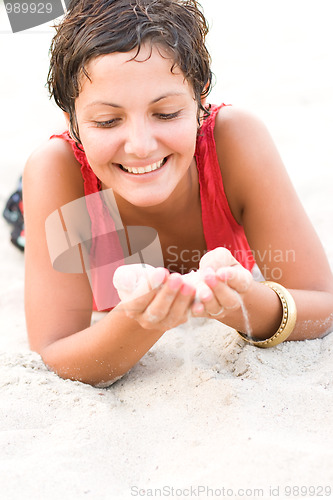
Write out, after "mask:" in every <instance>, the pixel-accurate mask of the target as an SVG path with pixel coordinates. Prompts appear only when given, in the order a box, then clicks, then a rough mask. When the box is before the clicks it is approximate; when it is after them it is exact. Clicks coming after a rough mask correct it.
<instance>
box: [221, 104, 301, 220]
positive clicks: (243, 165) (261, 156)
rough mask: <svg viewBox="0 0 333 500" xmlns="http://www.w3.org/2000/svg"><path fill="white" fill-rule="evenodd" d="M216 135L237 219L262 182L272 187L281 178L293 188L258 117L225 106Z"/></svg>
mask: <svg viewBox="0 0 333 500" xmlns="http://www.w3.org/2000/svg"><path fill="white" fill-rule="evenodd" d="M214 136H215V142H216V151H217V156H218V160H219V164H220V168H221V172H222V177H223V184H224V188H225V192H226V195H227V198H228V202H229V205H230V208H231V210H232V212H233V214H234V217H235V218H236V220H237V221H238V222H240V223H242V214H243V212H244V208H245V205H246V203H247V202H248V201H249V196H251V197H252V198H254V199H255V198H256V197H257V194H258V191H259V190H262V188H263V183H266V187H267V189H268V190H269V187H271V186H272V185H274V183H275V182H276V178H277V177H278V178H279V179H280V182H282V183H283V184H284V185H285V187H287V186H288V189H292V188H291V185H290V181H289V177H288V175H287V173H286V169H285V167H284V165H283V162H282V160H281V157H280V154H279V152H278V150H277V148H276V146H275V144H274V141H273V139H272V137H271V135H270V133H269V131H268V129H267V127H266V126H265V124H264V123H263V122H262V121H261V120H260V119H259V118H258V117H257V116H255V115H254V114H252V113H250V112H248V111H246V110H242V109H238V108H236V107H233V106H226V107H223V108H221V109H220V110H219V112H218V114H217V117H216V122H215V128H214ZM269 184H270V185H271V186H269Z"/></svg>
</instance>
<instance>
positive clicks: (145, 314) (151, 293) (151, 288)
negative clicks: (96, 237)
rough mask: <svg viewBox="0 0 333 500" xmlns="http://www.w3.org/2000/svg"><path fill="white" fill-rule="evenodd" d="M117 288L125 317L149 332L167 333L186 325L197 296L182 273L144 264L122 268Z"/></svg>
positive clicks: (116, 277) (119, 270)
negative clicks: (184, 279) (183, 324)
mask: <svg viewBox="0 0 333 500" xmlns="http://www.w3.org/2000/svg"><path fill="white" fill-rule="evenodd" d="M126 268H127V269H126ZM114 285H115V287H116V288H117V290H118V293H119V296H120V298H121V299H122V300H121V304H120V307H121V308H122V309H123V311H124V312H125V314H126V315H127V316H128V317H129V318H132V319H135V320H136V321H137V322H138V323H139V324H140V325H141V326H142V327H143V328H145V329H147V330H151V329H156V330H161V331H166V330H170V329H171V328H174V327H176V326H178V325H180V324H182V323H185V322H186V321H187V320H188V314H189V308H190V306H191V304H192V302H193V300H194V297H195V287H194V286H191V285H190V284H188V283H184V282H183V279H182V277H181V275H180V274H178V273H172V274H170V273H169V271H168V270H167V269H164V268H152V267H151V266H142V265H141V264H138V265H137V266H136V265H131V266H122V267H121V268H119V269H118V270H117V272H116V273H115V276H114Z"/></svg>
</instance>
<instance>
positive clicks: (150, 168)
mask: <svg viewBox="0 0 333 500" xmlns="http://www.w3.org/2000/svg"><path fill="white" fill-rule="evenodd" d="M168 158H169V157H165V158H162V160H159V161H155V162H152V163H150V164H148V165H146V166H141V165H138V164H137V163H136V164H135V165H122V164H120V163H119V164H116V165H117V166H118V167H120V168H121V170H124V172H127V173H130V174H135V175H142V174H148V173H151V172H154V171H155V170H160V169H161V168H162V167H163V166H164V165H165V164H166V162H167V161H168Z"/></svg>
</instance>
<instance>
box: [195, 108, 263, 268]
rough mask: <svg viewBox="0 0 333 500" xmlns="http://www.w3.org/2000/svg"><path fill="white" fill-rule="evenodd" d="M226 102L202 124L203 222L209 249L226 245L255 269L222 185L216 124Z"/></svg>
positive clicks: (199, 147) (198, 159)
mask: <svg viewBox="0 0 333 500" xmlns="http://www.w3.org/2000/svg"><path fill="white" fill-rule="evenodd" d="M224 106H226V104H222V105H220V106H216V105H212V106H211V107H210V116H209V117H208V118H206V119H205V120H204V121H203V123H202V126H201V127H200V130H199V133H198V138H197V145H196V151H195V158H196V163H197V169H198V175H199V185H200V198H201V212H202V224H203V230H204V235H205V240H206V244H207V250H213V249H214V248H216V247H219V246H224V247H225V248H227V249H228V250H230V251H231V253H232V254H233V255H234V257H235V258H236V259H237V260H238V261H239V262H240V263H241V264H242V265H243V266H244V267H246V268H247V269H252V267H253V265H254V263H255V261H254V258H253V254H252V252H251V250H250V247H249V244H248V242H247V239H246V237H245V233H244V229H243V227H242V226H241V225H240V224H238V222H237V221H236V220H235V218H234V216H233V215H232V213H231V210H230V207H229V204H228V200H227V197H226V194H225V191H224V187H223V179H222V174H221V168H220V165H219V161H218V157H217V152H216V143H215V137H214V127H215V120H216V116H217V113H218V112H219V111H220V110H221V109H222V108H223V107H224Z"/></svg>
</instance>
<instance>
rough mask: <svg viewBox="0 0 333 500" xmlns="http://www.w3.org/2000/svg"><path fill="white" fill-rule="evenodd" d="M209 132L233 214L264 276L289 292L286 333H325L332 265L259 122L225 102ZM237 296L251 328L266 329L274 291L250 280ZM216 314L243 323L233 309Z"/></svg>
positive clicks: (276, 316) (274, 306) (296, 336)
mask: <svg viewBox="0 0 333 500" xmlns="http://www.w3.org/2000/svg"><path fill="white" fill-rule="evenodd" d="M214 133H215V138H216V143H217V152H218V157H219V162H220V166H221V171H222V176H223V181H224V186H225V190H226V194H227V198H228V201H229V205H230V207H231V210H232V212H233V214H234V217H235V218H236V220H237V221H238V222H239V223H240V224H242V225H243V226H244V230H245V233H246V236H247V239H248V241H249V244H250V247H251V248H252V249H253V251H254V254H255V258H256V261H257V264H258V266H259V267H260V269H261V271H262V273H263V275H264V277H265V279H266V280H271V281H276V282H279V283H280V284H282V285H283V286H285V287H286V288H288V289H289V290H290V292H291V293H292V295H293V297H294V299H295V302H296V305H297V312H298V320H297V324H296V327H295V330H294V332H293V334H292V335H291V337H290V338H289V339H290V340H300V339H306V338H316V337H320V336H322V335H324V334H326V333H328V332H329V331H330V330H331V329H332V328H333V276H332V272H331V269H330V266H329V263H328V261H327V258H326V255H325V253H324V250H323V248H322V245H321V243H320V241H319V238H318V236H317V234H316V232H315V230H314V229H313V227H312V225H311V223H310V221H309V219H308V217H307V215H306V213H305V211H304V209H303V207H302V205H301V203H300V201H299V199H298V197H297V195H296V193H295V190H294V188H293V186H292V184H291V182H290V180H289V177H288V175H287V173H286V170H285V168H284V166H283V163H282V160H281V158H280V156H279V154H278V152H277V150H276V147H275V145H274V143H273V141H272V139H271V137H270V135H269V133H268V132H267V129H266V127H264V125H263V124H262V123H261V122H259V121H258V120H257V119H256V118H254V117H252V116H250V115H248V114H247V113H243V112H241V111H238V110H236V109H233V108H224V109H222V110H221V111H220V113H219V116H218V119H217V123H216V128H215V132H214ZM229 284H230V285H231V286H232V284H233V281H232V280H229ZM218 286H219V288H215V289H214V291H215V293H216V294H217V295H219V296H220V298H221V301H223V296H222V295H223V293H225V292H224V291H223V290H222V288H223V287H222V285H221V284H218ZM243 298H244V303H245V305H246V307H247V308H248V310H249V315H250V322H251V325H252V327H253V332H254V335H256V336H257V337H259V338H265V337H268V336H269V335H272V334H273V333H274V331H275V330H276V329H277V327H278V326H279V323H280V321H281V311H282V309H281V304H280V301H279V299H278V297H277V296H276V294H275V292H273V291H272V290H271V289H269V288H267V287H265V286H264V285H262V284H259V283H254V284H253V285H252V286H251V288H250V289H249V290H248V292H246V293H245V294H244V297H243ZM211 305H212V304H211ZM207 306H208V305H207ZM207 306H206V307H207ZM221 320H222V321H223V322H225V323H227V324H229V325H230V326H233V327H235V328H237V329H240V330H242V329H243V330H244V321H243V317H242V314H241V312H240V311H233V312H229V313H228V314H226V313H225V315H224V317H223V318H221Z"/></svg>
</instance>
